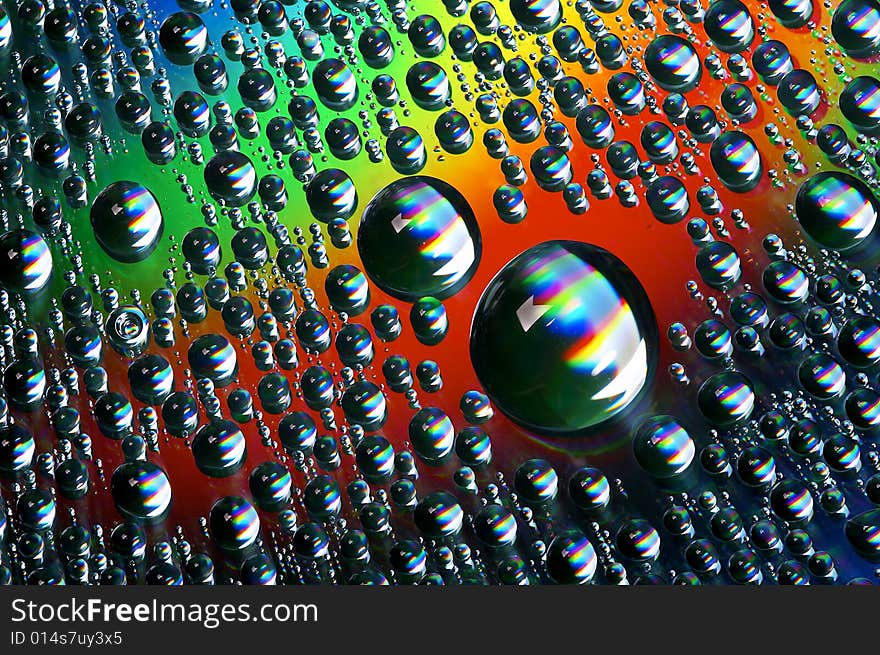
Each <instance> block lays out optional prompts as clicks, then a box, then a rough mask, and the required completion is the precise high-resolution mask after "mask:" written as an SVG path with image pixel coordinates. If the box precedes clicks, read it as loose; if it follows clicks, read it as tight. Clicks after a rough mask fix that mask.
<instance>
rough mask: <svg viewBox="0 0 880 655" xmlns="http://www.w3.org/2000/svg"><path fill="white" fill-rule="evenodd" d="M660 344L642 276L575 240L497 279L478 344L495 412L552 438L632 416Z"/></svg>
mask: <svg viewBox="0 0 880 655" xmlns="http://www.w3.org/2000/svg"><path fill="white" fill-rule="evenodd" d="M657 347H658V337H657V327H656V322H655V319H654V314H653V310H652V309H651V305H650V303H649V301H648V298H647V296H646V294H645V291H644V289H643V288H642V286H641V284H640V283H639V281H638V280H637V279H636V278H635V276H634V275H633V274H632V272H631V271H630V270H629V269H628V268H627V267H626V266H625V265H624V264H623V263H622V262H621V261H620V260H618V259H617V258H616V257H614V256H613V255H612V254H611V253H609V252H607V251H605V250H602V249H600V248H597V247H595V246H591V245H588V244H585V243H580V242H573V241H549V242H545V243H543V244H540V245H538V246H535V247H533V248H531V249H529V250H527V251H526V252H524V253H522V254H521V255H519V256H517V257H516V258H514V259H513V260H512V261H511V262H510V263H508V264H507V265H506V266H505V267H504V268H503V269H502V270H501V272H500V273H499V274H498V275H496V276H495V278H494V279H493V280H492V282H490V284H489V286H488V287H487V289H486V290H485V292H484V293H483V296H482V298H481V299H480V302H479V305H478V307H477V309H476V312H475V314H474V321H473V325H472V328H471V346H470V348H471V361H472V363H473V365H474V369H475V371H476V373H477V376H478V378H479V379H480V381H481V382H482V384H483V386H484V387H485V390H486V392H487V394H488V395H489V397H490V398H491V399H492V401H493V403H494V405H495V406H496V407H498V408H499V409H500V410H501V411H502V412H504V413H505V414H506V415H507V416H509V417H510V418H512V419H513V420H514V421H516V422H517V423H520V424H521V425H523V426H525V427H527V428H529V429H531V430H535V431H536V432H540V433H544V434H565V433H573V432H579V431H581V430H584V429H586V428H590V427H592V426H594V425H597V424H599V423H602V422H604V421H606V420H608V419H610V418H612V417H614V416H616V415H617V414H619V413H620V412H621V411H623V410H624V409H625V408H626V407H627V406H628V405H629V404H630V403H632V401H633V400H634V399H635V398H636V397H637V396H638V395H639V393H640V391H641V390H642V389H643V387H644V386H645V385H646V383H647V382H648V381H649V380H650V379H651V377H652V375H653V372H654V368H655V365H656V357H657ZM511 353H514V356H511ZM538 353H540V356H538Z"/></svg>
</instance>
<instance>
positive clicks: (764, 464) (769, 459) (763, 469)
mask: <svg viewBox="0 0 880 655" xmlns="http://www.w3.org/2000/svg"><path fill="white" fill-rule="evenodd" d="M736 472H737V474H738V475H739V478H740V480H742V482H743V484H745V485H746V486H749V487H755V488H766V487H769V486H771V485H772V484H773V483H774V482H775V481H776V460H775V459H774V458H773V455H771V454H770V453H769V452H767V451H766V450H764V449H763V448H761V447H759V446H752V447H751V448H746V449H745V450H744V451H743V452H742V454H741V455H740V456H739V459H738V460H737V462H736Z"/></svg>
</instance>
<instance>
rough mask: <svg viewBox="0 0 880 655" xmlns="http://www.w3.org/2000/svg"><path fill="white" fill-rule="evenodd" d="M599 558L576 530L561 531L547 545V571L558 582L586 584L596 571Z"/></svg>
mask: <svg viewBox="0 0 880 655" xmlns="http://www.w3.org/2000/svg"><path fill="white" fill-rule="evenodd" d="M598 561H599V558H598V557H597V556H596V549H595V548H593V544H591V543H590V542H589V541H588V540H587V538H586V537H585V536H584V535H583V534H582V533H581V532H579V531H577V530H570V531H566V532H563V533H562V534H559V535H557V536H556V537H554V538H553V541H551V542H550V545H549V546H548V547H547V573H549V574H550V577H551V578H552V579H553V580H554V581H555V582H557V583H558V584H586V583H588V582H589V581H590V580H592V579H593V576H594V575H595V573H596V567H597V565H598Z"/></svg>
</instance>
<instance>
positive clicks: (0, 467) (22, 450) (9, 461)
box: [0, 423, 36, 541]
mask: <svg viewBox="0 0 880 655" xmlns="http://www.w3.org/2000/svg"><path fill="white" fill-rule="evenodd" d="M35 450H36V445H35V443H34V437H33V435H32V434H31V433H30V432H28V431H27V430H26V429H25V428H23V427H22V426H20V425H18V424H17V423H13V424H11V425H7V426H6V427H4V428H0V473H3V474H4V475H5V476H8V477H15V476H17V475H18V474H20V473H22V472H24V471H25V469H27V468H28V467H30V465H31V463H32V462H33V460H34V451H35ZM2 534H3V531H2V530H0V541H2Z"/></svg>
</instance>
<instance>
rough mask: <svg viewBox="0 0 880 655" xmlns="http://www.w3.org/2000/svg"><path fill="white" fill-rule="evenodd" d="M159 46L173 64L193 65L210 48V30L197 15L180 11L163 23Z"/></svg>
mask: <svg viewBox="0 0 880 655" xmlns="http://www.w3.org/2000/svg"><path fill="white" fill-rule="evenodd" d="M159 45H161V46H162V51H163V52H164V53H165V56H166V57H168V59H169V60H170V61H171V62H172V63H175V64H179V65H182V66H185V65H189V64H192V63H194V62H195V60H196V59H198V58H199V56H201V55H202V54H203V53H204V52H205V50H206V49H207V47H208V28H207V27H205V24H204V23H203V22H202V19H201V18H199V17H198V16H197V15H196V14H193V13H191V12H188V11H179V12H177V13H175V14H171V15H170V16H169V17H168V18H166V19H165V20H164V21H163V22H162V25H161V27H160V28H159Z"/></svg>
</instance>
